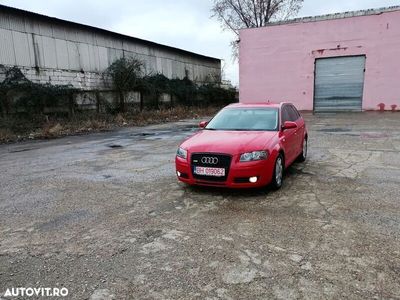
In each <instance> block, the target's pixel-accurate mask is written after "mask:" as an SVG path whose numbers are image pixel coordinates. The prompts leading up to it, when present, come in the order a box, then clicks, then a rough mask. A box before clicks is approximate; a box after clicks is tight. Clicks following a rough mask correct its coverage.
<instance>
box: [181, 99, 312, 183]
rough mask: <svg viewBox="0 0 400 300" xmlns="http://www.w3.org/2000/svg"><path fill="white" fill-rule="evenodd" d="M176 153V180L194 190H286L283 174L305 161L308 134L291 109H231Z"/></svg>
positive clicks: (276, 106)
mask: <svg viewBox="0 0 400 300" xmlns="http://www.w3.org/2000/svg"><path fill="white" fill-rule="evenodd" d="M200 127H201V128H202V129H203V130H200V131H199V132H197V133H196V134H194V135H193V136H191V137H189V138H188V139H186V140H185V141H184V142H183V143H182V144H181V145H180V146H179V148H178V151H177V154H176V159H175V165H176V174H177V176H178V179H179V180H180V181H182V182H185V183H187V184H190V185H205V186H222V187H230V188H251V187H261V186H266V185H268V184H271V186H272V187H273V188H275V189H279V188H280V187H281V186H282V181H283V171H284V170H285V168H287V167H288V166H290V165H291V164H292V163H293V162H294V161H295V160H296V159H298V160H300V161H304V160H305V159H306V156H307V138H308V135H307V129H306V126H305V122H304V119H303V117H302V116H301V115H300V113H299V112H298V111H297V109H296V108H295V107H294V105H293V104H290V103H280V104H272V103H271V104H270V103H267V104H241V103H239V104H231V105H228V106H226V107H225V108H223V109H222V110H221V111H220V112H219V113H218V114H217V115H216V116H215V117H214V118H213V119H211V121H209V122H201V123H200Z"/></svg>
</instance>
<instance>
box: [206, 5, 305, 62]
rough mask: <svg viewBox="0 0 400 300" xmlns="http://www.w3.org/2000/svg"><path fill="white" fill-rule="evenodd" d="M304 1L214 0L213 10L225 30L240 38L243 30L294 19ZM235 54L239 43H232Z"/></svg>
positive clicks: (214, 15)
mask: <svg viewBox="0 0 400 300" xmlns="http://www.w3.org/2000/svg"><path fill="white" fill-rule="evenodd" d="M303 1H304V0H214V6H213V8H212V10H211V12H212V16H213V17H216V18H217V19H218V20H219V21H220V22H221V23H222V25H223V27H224V28H225V29H228V30H231V31H233V32H234V33H235V34H236V36H237V37H239V30H240V29H242V28H253V27H262V26H265V25H267V24H268V23H269V22H272V21H279V20H286V19H288V18H291V17H294V16H295V15H296V14H297V13H298V12H299V10H300V8H301V6H302V4H303ZM232 46H233V47H234V54H235V53H236V51H235V50H237V41H233V42H232Z"/></svg>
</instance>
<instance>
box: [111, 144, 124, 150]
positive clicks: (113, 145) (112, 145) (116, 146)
mask: <svg viewBox="0 0 400 300" xmlns="http://www.w3.org/2000/svg"><path fill="white" fill-rule="evenodd" d="M108 147H110V148H112V149H115V148H122V147H123V146H122V145H119V144H111V145H108Z"/></svg>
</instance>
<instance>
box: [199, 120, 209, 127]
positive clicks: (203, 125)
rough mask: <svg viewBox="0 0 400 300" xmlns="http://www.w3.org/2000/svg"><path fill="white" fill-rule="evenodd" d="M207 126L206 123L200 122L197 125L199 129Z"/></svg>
mask: <svg viewBox="0 0 400 300" xmlns="http://www.w3.org/2000/svg"><path fill="white" fill-rule="evenodd" d="M207 124H208V121H201V122H200V123H199V127H200V128H204V127H206V126H207Z"/></svg>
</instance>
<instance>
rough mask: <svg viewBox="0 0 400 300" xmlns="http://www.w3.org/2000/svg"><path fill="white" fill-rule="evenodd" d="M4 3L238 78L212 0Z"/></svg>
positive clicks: (311, 11) (368, 1)
mask: <svg viewBox="0 0 400 300" xmlns="http://www.w3.org/2000/svg"><path fill="white" fill-rule="evenodd" d="M0 3H1V4H4V5H8V6H13V7H17V8H22V9H26V10H30V11H34V12H38V13H41V14H45V15H49V16H53V17H57V18H61V19H66V20H70V21H75V22H78V23H84V24H88V25H92V26H96V27H101V28H104V29H108V30H112V31H116V32H119V33H123V34H127V35H131V36H134V37H138V38H143V39H147V40H151V41H154V42H157V43H161V44H166V45H170V46H174V47H178V48H182V49H186V50H189V51H193V52H197V53H200V54H204V55H208V56H213V57H218V58H221V59H223V60H224V65H225V67H224V73H225V77H226V79H228V80H231V81H232V83H233V84H235V85H237V84H238V77H239V75H238V72H239V71H238V66H237V62H233V61H232V58H231V49H230V46H229V43H230V41H231V40H232V39H233V35H232V34H231V33H229V32H227V31H222V30H221V27H220V24H219V23H218V22H217V21H216V20H214V19H210V9H211V6H212V0H147V1H139V0H125V1H124V0H113V1H109V0H102V1H100V0H79V1H77V0H57V1H49V0H29V1H26V0H0ZM393 5H400V0H398V1H393V0H335V1H321V0H305V1H304V5H303V8H302V10H301V11H300V14H299V16H312V15H320V14H328V13H334V12H343V11H350V10H359V9H367V8H377V7H384V6H393Z"/></svg>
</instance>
